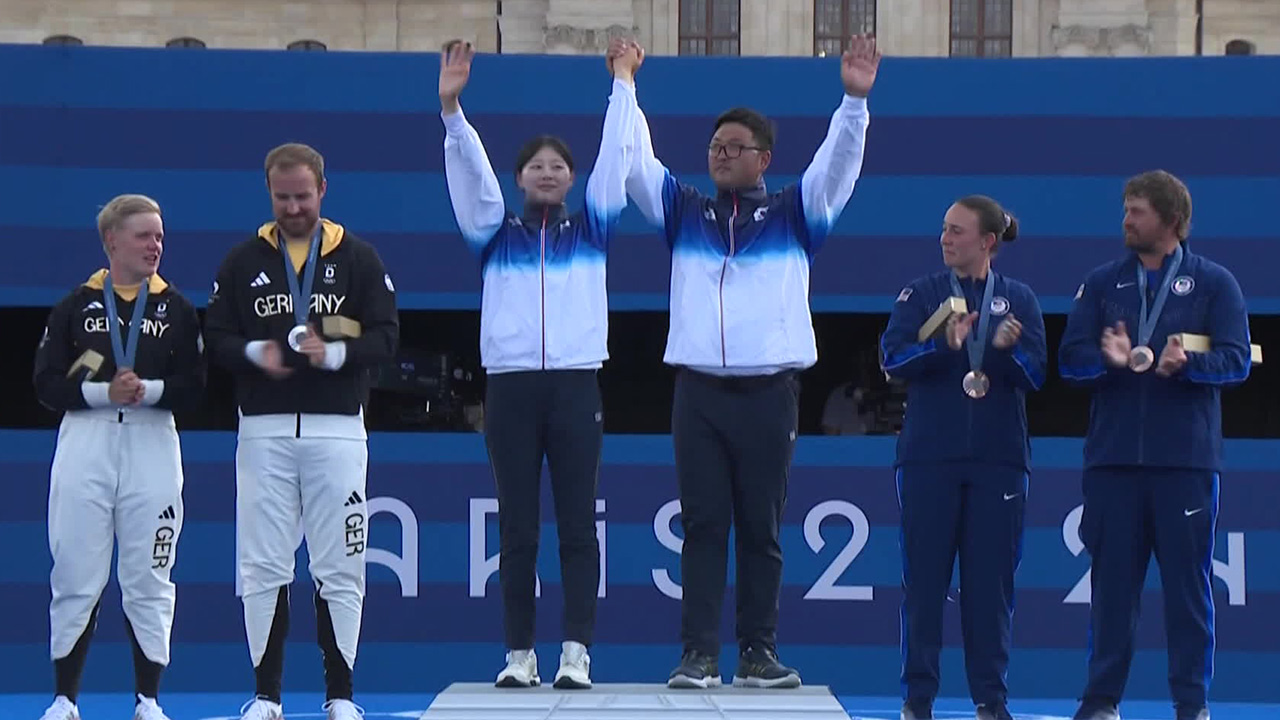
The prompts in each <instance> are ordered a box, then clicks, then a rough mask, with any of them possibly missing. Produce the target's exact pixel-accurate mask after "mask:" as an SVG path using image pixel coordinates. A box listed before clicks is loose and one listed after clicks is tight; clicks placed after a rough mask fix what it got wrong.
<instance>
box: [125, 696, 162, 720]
mask: <svg viewBox="0 0 1280 720" xmlns="http://www.w3.org/2000/svg"><path fill="white" fill-rule="evenodd" d="M133 720H169V716H168V715H165V714H164V711H163V710H161V709H160V706H159V705H157V704H156V700H155V698H149V697H143V696H142V695H139V696H138V705H137V706H136V707H135V708H134V710H133Z"/></svg>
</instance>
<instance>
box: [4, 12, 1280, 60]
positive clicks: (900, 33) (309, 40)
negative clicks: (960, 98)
mask: <svg viewBox="0 0 1280 720" xmlns="http://www.w3.org/2000/svg"><path fill="white" fill-rule="evenodd" d="M682 6H683V7H682ZM988 15H989V16H988ZM860 29H866V30H871V31H874V32H875V34H876V36H877V37H878V38H879V40H880V43H881V45H882V47H883V49H884V51H885V52H886V53H888V54H891V55H907V56H923V57H944V56H948V55H975V54H981V55H987V56H1014V57H1035V56H1055V55H1056V56H1073V57H1074V56H1135V55H1194V54H1197V53H1199V54H1204V55H1222V54H1225V53H1227V52H1228V48H1230V49H1231V52H1241V53H1248V52H1255V53H1259V54H1280V1H1278V0H309V1H303V0H282V1H271V0H3V2H0V43H39V42H51V43H59V42H62V43H72V44H76V43H84V44H88V45H127V46H152V47H155V46H163V45H166V44H174V45H178V46H182V45H188V46H189V45H195V46H201V45H203V46H206V47H212V48H259V49H268V48H271V49H279V48H286V47H290V46H291V45H292V46H293V48H294V49H298V50H307V49H312V50H320V49H328V50H366V51H383V52H392V51H432V50H435V49H437V48H439V47H440V45H441V43H442V42H443V41H444V40H446V39H448V38H451V37H461V38H465V39H468V40H470V41H472V42H473V43H475V44H476V46H477V47H478V48H479V49H480V50H481V51H482V52H504V53H598V52H601V51H602V50H603V48H604V47H605V45H606V43H607V42H608V38H609V36H610V35H611V34H617V33H628V34H635V35H636V36H638V37H639V38H640V40H641V42H643V43H644V44H645V46H646V48H647V49H648V51H649V52H650V53H651V54H659V55H674V54H689V53H717V54H723V53H727V54H741V55H814V54H821V53H824V52H833V51H835V50H836V49H838V43H839V39H838V38H839V37H840V36H841V35H845V34H848V33H850V32H856V31H858V30H860Z"/></svg>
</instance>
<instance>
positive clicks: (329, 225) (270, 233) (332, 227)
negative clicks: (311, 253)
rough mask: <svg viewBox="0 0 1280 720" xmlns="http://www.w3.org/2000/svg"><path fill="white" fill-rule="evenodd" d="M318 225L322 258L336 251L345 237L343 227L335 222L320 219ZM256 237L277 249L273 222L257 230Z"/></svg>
mask: <svg viewBox="0 0 1280 720" xmlns="http://www.w3.org/2000/svg"><path fill="white" fill-rule="evenodd" d="M320 225H321V227H322V228H323V230H322V231H321V233H320V255H321V256H322V257H323V256H325V255H328V254H329V253H331V252H333V251H334V250H336V249H338V246H339V245H341V244H342V238H343V237H344V236H345V235H346V231H345V230H344V229H343V227H342V226H341V225H339V224H337V223H335V222H332V221H330V220H326V219H324V218H320ZM258 237H260V238H262V239H263V240H266V241H267V243H268V244H269V245H271V247H273V248H276V249H279V246H278V245H277V244H276V223H275V221H272V222H269V223H264V224H263V225H262V227H260V228H258Z"/></svg>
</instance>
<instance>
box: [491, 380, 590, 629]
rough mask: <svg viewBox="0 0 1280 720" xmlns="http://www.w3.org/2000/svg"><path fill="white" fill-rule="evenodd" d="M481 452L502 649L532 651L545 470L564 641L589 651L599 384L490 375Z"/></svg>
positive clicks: (586, 381)
mask: <svg viewBox="0 0 1280 720" xmlns="http://www.w3.org/2000/svg"><path fill="white" fill-rule="evenodd" d="M485 395H486V397H485V408H484V410H485V433H484V439H485V445H486V446H487V447H488V449H489V463H490V466H491V467H492V468H493V477H494V481H495V482H496V484H497V488H498V537H499V543H500V550H499V551H498V579H499V581H500V583H501V585H502V607H503V624H504V626H505V631H506V640H507V647H508V648H509V649H512V650H527V649H530V648H532V647H533V642H534V635H535V633H534V619H535V615H536V612H535V606H534V594H535V589H536V586H537V575H536V572H537V561H538V541H539V540H540V537H539V536H540V533H541V529H542V522H541V509H540V501H541V497H542V493H541V483H542V462H543V458H546V462H547V466H548V469H549V470H550V471H551V472H550V474H551V497H552V499H553V500H554V501H555V513H556V534H557V535H558V536H559V539H560V577H561V582H562V583H563V590H564V609H563V612H564V639H565V640H573V641H575V642H580V643H582V644H583V645H588V646H590V645H591V641H592V640H593V638H594V635H595V624H596V595H597V588H598V586H599V585H600V543H599V541H598V539H597V537H596V489H597V485H598V480H599V473H600V451H601V445H602V443H603V437H604V423H603V415H602V414H603V408H602V406H601V400H600V385H599V382H598V381H597V380H596V373H595V371H592V370H548V371H542V372H537V371H534V372H511V373H499V374H497V375H490V376H489V378H488V385H487V388H486V393H485Z"/></svg>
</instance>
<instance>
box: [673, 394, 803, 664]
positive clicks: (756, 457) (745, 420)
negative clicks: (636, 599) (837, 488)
mask: <svg viewBox="0 0 1280 720" xmlns="http://www.w3.org/2000/svg"><path fill="white" fill-rule="evenodd" d="M799 397H800V384H799V381H798V380H797V379H796V376H795V373H793V372H780V373H777V374H775V375H766V376H752V377H718V376H714V375H706V374H703V373H699V372H696V371H693V370H688V369H682V370H681V371H680V373H679V375H677V376H676V388H675V401H674V405H673V407H672V412H671V431H672V442H673V444H674V446H675V459H676V479H677V483H678V485H679V487H680V507H681V524H682V525H683V529H684V547H683V550H682V551H681V555H680V577H681V581H682V582H683V587H684V594H683V601H682V602H681V617H680V639H681V642H682V643H683V645H684V650H685V651H689V650H696V651H698V652H702V653H706V654H708V655H711V656H712V657H716V656H718V655H719V654H720V608H721V606H722V605H723V603H724V590H725V582H726V579H727V578H726V573H727V572H728V562H729V528H730V526H731V525H732V526H733V529H734V540H735V544H736V553H737V555H736V557H737V569H738V577H737V580H736V582H735V586H736V587H735V589H736V590H737V627H736V632H735V634H736V635H737V639H738V646H739V650H746V649H747V648H748V647H749V646H752V645H757V646H760V647H766V648H770V649H774V648H776V647H777V628H778V599H779V594H780V592H781V590H782V546H781V544H780V543H779V541H778V533H779V530H780V528H781V526H782V511H783V508H784V506H785V505H786V500H787V478H788V475H789V472H790V467H791V456H792V453H793V451H794V449H795V442H796V429H797V428H796V424H797V422H798V419H799V411H798V409H799Z"/></svg>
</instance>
